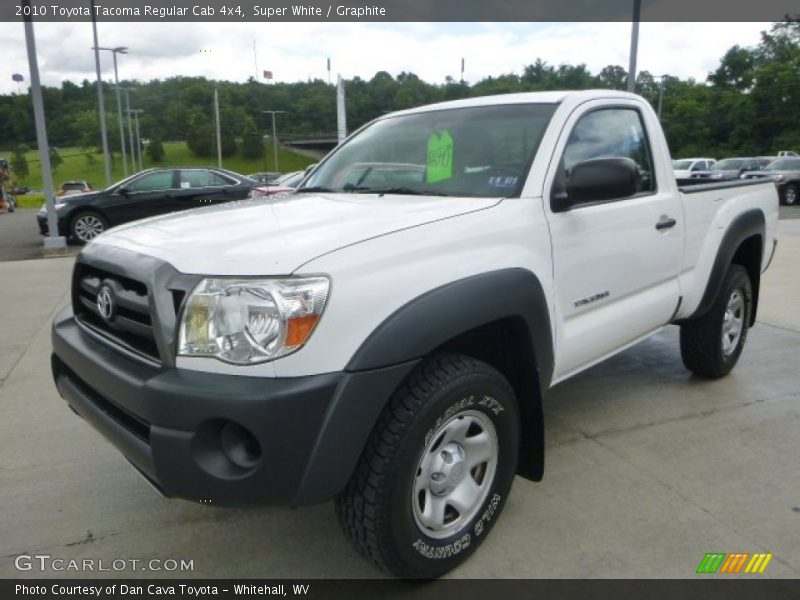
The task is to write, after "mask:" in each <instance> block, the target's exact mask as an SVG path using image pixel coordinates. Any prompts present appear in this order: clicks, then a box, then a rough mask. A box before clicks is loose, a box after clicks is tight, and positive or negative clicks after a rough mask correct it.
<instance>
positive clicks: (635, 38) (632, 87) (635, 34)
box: [628, 0, 642, 93]
mask: <svg viewBox="0 0 800 600" xmlns="http://www.w3.org/2000/svg"><path fill="white" fill-rule="evenodd" d="M641 12H642V0H633V21H632V23H631V52H630V56H629V61H628V91H629V92H631V93H634V92H635V91H636V55H637V53H638V52H639V17H640V15H641Z"/></svg>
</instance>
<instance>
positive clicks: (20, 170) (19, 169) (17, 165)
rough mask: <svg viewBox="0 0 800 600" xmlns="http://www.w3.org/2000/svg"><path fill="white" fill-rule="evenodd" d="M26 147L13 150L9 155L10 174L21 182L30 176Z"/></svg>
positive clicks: (21, 146) (22, 146)
mask: <svg viewBox="0 0 800 600" xmlns="http://www.w3.org/2000/svg"><path fill="white" fill-rule="evenodd" d="M27 151H28V147H27V146H26V145H24V144H22V145H20V146H17V147H16V148H14V151H13V153H12V154H11V172H12V173H13V174H14V175H15V176H16V177H17V178H18V179H19V180H20V181H23V180H25V178H26V177H27V176H28V175H30V172H31V171H30V167H28V158H27V157H26V156H25V153H26V152H27Z"/></svg>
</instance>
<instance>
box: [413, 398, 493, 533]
mask: <svg viewBox="0 0 800 600" xmlns="http://www.w3.org/2000/svg"><path fill="white" fill-rule="evenodd" d="M497 457H498V443H497V431H496V430H495V427H494V424H493V423H492V421H491V419H490V418H489V417H488V416H486V415H485V414H484V413H482V412H479V411H475V410H467V411H463V412H460V413H458V414H457V415H455V416H454V417H452V418H450V419H449V420H448V421H446V422H445V423H444V424H443V425H442V426H441V427H439V429H437V430H436V432H435V433H434V434H433V435H432V436H431V438H430V441H429V442H428V443H427V445H426V447H425V451H424V452H423V453H422V457H421V458H420V461H419V465H418V467H417V471H416V473H415V475H414V485H413V486H412V490H411V505H412V507H413V511H412V512H413V513H414V520H415V521H416V523H417V526H418V527H419V528H420V530H421V531H423V532H424V533H425V534H426V535H427V536H429V537H432V538H436V539H441V538H445V537H449V536H451V535H454V534H455V533H458V532H459V531H460V530H461V529H462V528H463V527H464V526H465V525H466V524H467V523H469V522H470V521H471V520H472V518H473V517H474V516H475V514H476V513H477V512H478V510H480V507H481V506H482V505H483V503H484V501H485V500H486V497H487V496H488V494H489V490H490V489H491V487H492V482H493V481H494V476H495V472H496V471H497Z"/></svg>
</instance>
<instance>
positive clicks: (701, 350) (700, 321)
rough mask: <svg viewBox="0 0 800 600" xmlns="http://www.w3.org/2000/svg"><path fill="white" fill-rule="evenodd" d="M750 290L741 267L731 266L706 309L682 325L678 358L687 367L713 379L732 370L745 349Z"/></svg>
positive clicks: (745, 273) (749, 311) (746, 277)
mask: <svg viewBox="0 0 800 600" xmlns="http://www.w3.org/2000/svg"><path fill="white" fill-rule="evenodd" d="M752 310H753V292H752V285H751V283H750V276H749V275H748V274H747V271H746V270H745V269H744V267H742V266H740V265H730V267H728V271H727V273H725V277H724V279H723V281H722V288H721V289H720V291H719V293H718V294H717V299H716V300H715V301H714V304H713V305H712V306H711V308H710V309H709V311H708V312H707V313H706V314H704V315H703V316H702V317H699V318H697V319H693V320H691V321H688V322H686V323H684V324H683V325H681V358H682V359H683V364H684V365H685V366H686V368H687V369H689V370H690V371H692V372H693V373H695V374H696V375H700V376H702V377H709V378H712V379H716V378H719V377H724V376H725V375H727V374H728V373H730V372H731V369H733V367H734V366H736V362H737V361H738V360H739V356H740V355H741V353H742V349H743V348H744V342H745V340H746V339H747V329H748V327H749V325H750V314H751V312H752Z"/></svg>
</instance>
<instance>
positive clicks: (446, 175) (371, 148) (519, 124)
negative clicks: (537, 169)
mask: <svg viewBox="0 0 800 600" xmlns="http://www.w3.org/2000/svg"><path fill="white" fill-rule="evenodd" d="M555 108H556V107H555V105H553V104H504V105H500V106H479V107H469V108H456V109H450V110H437V111H428V112H421V113H413V114H408V115H398V116H396V117H388V118H385V119H380V120H378V121H375V122H373V123H372V124H371V125H369V126H367V127H366V128H365V129H364V130H362V131H361V132H360V133H358V134H357V135H356V136H354V137H353V138H352V139H351V140H349V141H348V142H347V143H346V144H345V145H344V146H341V147H340V149H338V150H336V151H335V152H334V153H333V154H332V155H331V156H330V158H328V159H327V160H325V161H324V162H323V163H321V164H320V165H319V166H318V167H317V168H316V169H315V170H314V172H313V174H312V175H311V176H310V177H309V178H308V180H307V181H306V183H305V185H304V186H303V187H302V188H300V189H299V191H303V190H309V191H310V190H314V189H317V190H325V191H335V192H353V193H370V192H373V193H400V194H431V195H441V196H475V197H484V198H500V197H507V196H514V195H519V192H520V190H521V188H522V184H523V182H524V179H525V175H526V173H527V170H528V168H529V166H530V162H531V159H532V158H533V155H534V153H535V152H536V149H537V148H538V146H539V142H540V140H541V138H542V134H543V133H544V130H545V128H546V127H547V124H548V122H549V121H550V117H551V116H552V115H553V112H554V111H555Z"/></svg>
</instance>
